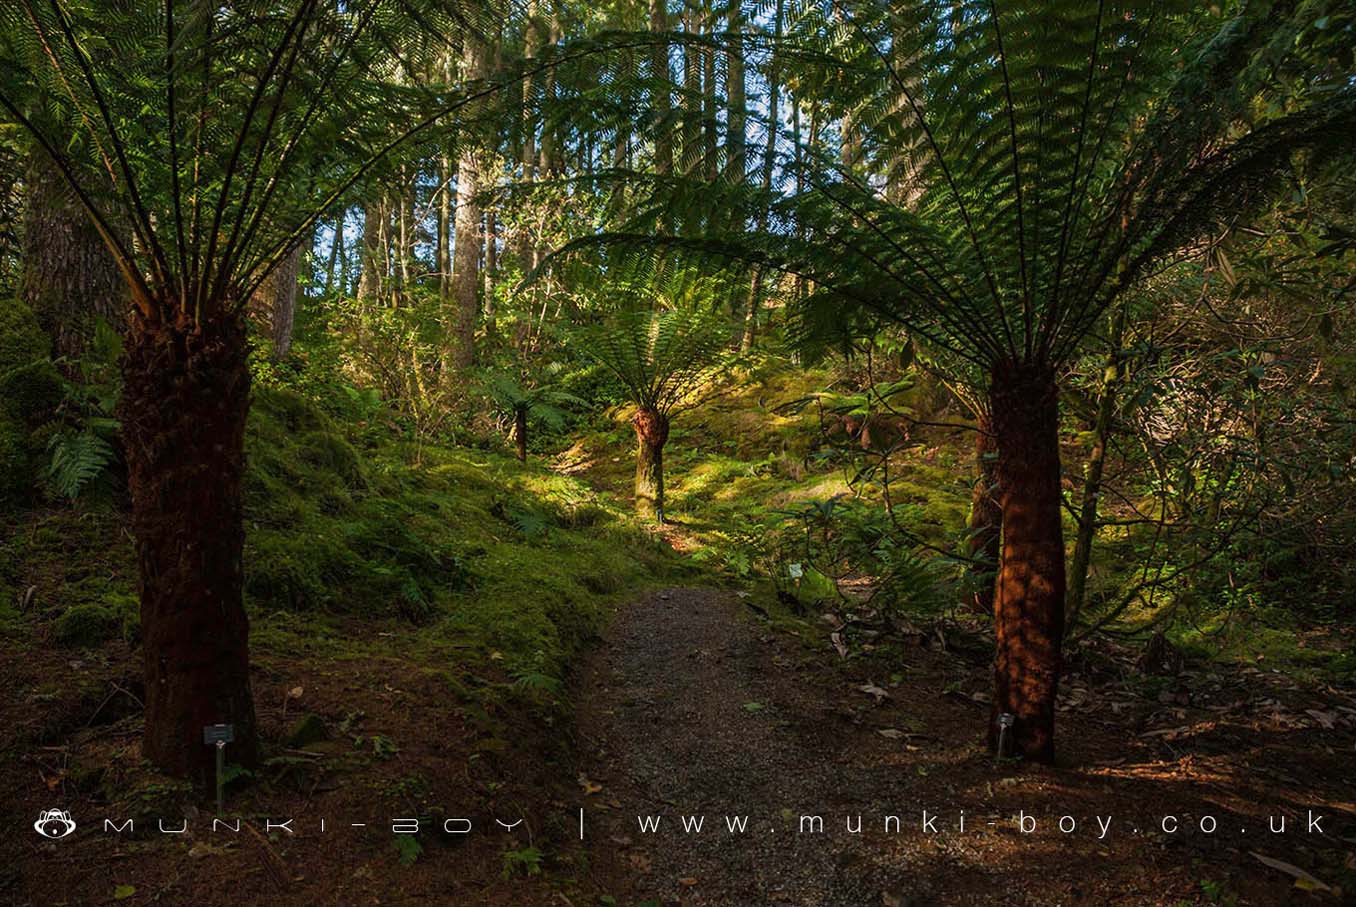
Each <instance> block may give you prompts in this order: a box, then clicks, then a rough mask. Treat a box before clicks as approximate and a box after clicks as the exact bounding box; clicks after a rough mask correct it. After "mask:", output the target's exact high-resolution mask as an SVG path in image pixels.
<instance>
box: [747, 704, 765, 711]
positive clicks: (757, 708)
mask: <svg viewBox="0 0 1356 907" xmlns="http://www.w3.org/2000/svg"><path fill="white" fill-rule="evenodd" d="M762 710H763V704H762V703H761V702H746V703H744V711H746V712H761V711H762Z"/></svg>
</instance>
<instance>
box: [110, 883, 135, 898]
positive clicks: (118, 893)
mask: <svg viewBox="0 0 1356 907" xmlns="http://www.w3.org/2000/svg"><path fill="white" fill-rule="evenodd" d="M136 893H137V889H136V886H135V885H119V886H117V887H116V888H114V889H113V900H115V901H125V900H127V899H128V898H130V897H131V896H132V895H134V894H136Z"/></svg>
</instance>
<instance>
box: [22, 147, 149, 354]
mask: <svg viewBox="0 0 1356 907" xmlns="http://www.w3.org/2000/svg"><path fill="white" fill-rule="evenodd" d="M24 183H25V190H26V195H27V200H28V209H27V211H26V212H25V215H24V233H23V245H22V247H21V252H20V254H21V256H22V265H23V269H22V271H21V272H20V274H19V294H18V295H19V300H20V301H21V302H23V303H25V304H27V305H28V306H29V308H31V309H32V310H33V313H34V314H35V315H37V317H38V323H39V324H41V325H42V327H43V330H45V331H46V332H47V333H48V335H49V336H51V338H52V342H53V348H54V350H55V353H56V355H58V356H66V357H69V358H71V359H76V358H79V357H80V356H81V355H82V354H83V353H84V351H85V344H86V343H88V342H89V339H90V337H91V336H92V335H93V332H94V324H95V321H96V320H97V319H98V318H100V317H102V318H104V319H105V320H107V321H108V323H109V325H110V326H112V327H113V328H114V329H116V330H121V329H122V326H123V321H124V319H125V318H126V309H127V302H128V295H127V285H126V284H125V283H124V282H123V279H122V275H121V274H120V273H118V266H117V264H116V263H115V262H114V260H113V256H112V255H111V254H109V251H108V247H107V246H105V245H104V242H103V240H102V239H101V238H100V237H99V233H98V231H97V230H95V229H94V227H93V226H92V225H91V223H90V220H89V218H87V217H86V216H85V213H84V211H82V210H81V209H80V206H79V204H77V203H76V200H75V196H74V195H73V194H72V193H71V191H70V189H69V188H68V186H67V185H66V181H65V180H64V179H63V178H62V176H61V174H60V173H59V172H58V171H57V169H56V168H55V167H54V166H53V165H52V162H51V160H50V159H48V157H47V155H46V153H45V152H42V151H36V152H34V153H33V154H32V156H31V157H30V159H29V165H28V168H27V175H26V176H25V179H24Z"/></svg>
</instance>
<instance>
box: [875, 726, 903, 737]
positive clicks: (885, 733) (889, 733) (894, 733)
mask: <svg viewBox="0 0 1356 907" xmlns="http://www.w3.org/2000/svg"><path fill="white" fill-rule="evenodd" d="M876 733H877V734H880V735H881V736H882V737H884V738H886V739H887V740H899V739H900V738H901V737H903V736H904V732H903V731H901V730H899V729H898V728H892V727H883V728H881V729H880V730H878V731H876Z"/></svg>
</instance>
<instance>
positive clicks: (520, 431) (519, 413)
mask: <svg viewBox="0 0 1356 907" xmlns="http://www.w3.org/2000/svg"><path fill="white" fill-rule="evenodd" d="M513 444H514V446H515V447H516V448H517V450H518V460H519V462H522V463H526V462H527V410H526V409H524V408H522V407H518V408H517V409H515V410H514V411H513Z"/></svg>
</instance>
